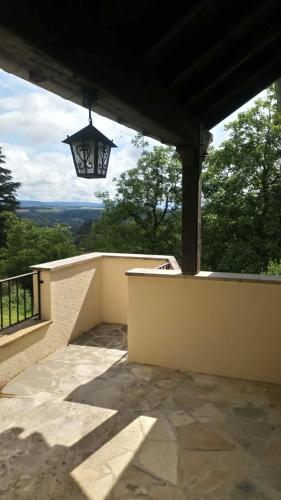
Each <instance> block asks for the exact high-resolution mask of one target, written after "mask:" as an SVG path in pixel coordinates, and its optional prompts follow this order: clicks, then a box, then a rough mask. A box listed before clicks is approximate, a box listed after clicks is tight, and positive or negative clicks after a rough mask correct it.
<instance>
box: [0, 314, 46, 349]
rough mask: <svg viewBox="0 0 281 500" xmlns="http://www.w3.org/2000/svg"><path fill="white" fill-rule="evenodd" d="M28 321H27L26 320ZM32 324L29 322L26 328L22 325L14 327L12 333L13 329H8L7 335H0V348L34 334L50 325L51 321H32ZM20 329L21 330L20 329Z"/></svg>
mask: <svg viewBox="0 0 281 500" xmlns="http://www.w3.org/2000/svg"><path fill="white" fill-rule="evenodd" d="M27 321H28V320H27ZM32 321H33V324H31V323H30V322H29V324H28V326H25V325H24V323H21V324H18V325H15V327H17V331H12V329H13V328H14V327H11V328H9V329H8V333H4V334H1V336H0V347H1V348H3V347H6V346H7V345H10V344H12V343H13V342H16V341H17V340H19V339H21V338H22V337H25V336H26V335H29V334H30V333H33V332H36V331H37V330H41V328H44V327H45V326H48V325H50V324H51V323H52V322H53V321H52V320H47V321H42V320H32ZM20 327H21V328H20Z"/></svg>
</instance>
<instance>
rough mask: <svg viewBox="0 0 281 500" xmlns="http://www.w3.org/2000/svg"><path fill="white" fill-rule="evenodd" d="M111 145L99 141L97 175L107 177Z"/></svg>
mask: <svg viewBox="0 0 281 500" xmlns="http://www.w3.org/2000/svg"><path fill="white" fill-rule="evenodd" d="M110 149H111V145H110V144H106V143H105V142H102V141H98V162H97V173H98V174H99V175H102V176H104V177H105V176H106V172H107V166H108V160H109V156H110Z"/></svg>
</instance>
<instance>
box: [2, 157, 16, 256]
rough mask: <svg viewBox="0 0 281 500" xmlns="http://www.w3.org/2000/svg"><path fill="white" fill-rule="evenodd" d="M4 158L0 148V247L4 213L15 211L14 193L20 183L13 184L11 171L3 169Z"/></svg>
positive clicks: (4, 231) (3, 238)
mask: <svg viewBox="0 0 281 500" xmlns="http://www.w3.org/2000/svg"><path fill="white" fill-rule="evenodd" d="M5 163H6V157H5V155H4V154H3V152H2V148H1V147H0V247H1V246H2V245H3V244H4V243H5V235H6V226H5V221H6V218H5V215H4V214H5V212H7V211H9V212H13V211H15V209H16V207H17V205H18V202H17V200H16V192H17V190H18V188H19V187H20V182H14V181H13V178H12V175H11V171H10V170H8V169H7V168H5V167H3V165H4V164H5Z"/></svg>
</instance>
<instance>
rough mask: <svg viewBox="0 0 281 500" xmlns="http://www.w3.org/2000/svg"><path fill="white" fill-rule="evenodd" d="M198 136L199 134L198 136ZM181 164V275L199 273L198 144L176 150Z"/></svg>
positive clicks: (199, 196)
mask: <svg viewBox="0 0 281 500" xmlns="http://www.w3.org/2000/svg"><path fill="white" fill-rule="evenodd" d="M198 135H199V134H198ZM177 150H178V152H179V155H180V158H181V162H182V265H181V268H182V273H183V274H189V275H194V274H196V273H198V272H199V271H200V250H201V161H200V144H199V137H198V146H194V145H190V146H188V145H184V146H178V148H177Z"/></svg>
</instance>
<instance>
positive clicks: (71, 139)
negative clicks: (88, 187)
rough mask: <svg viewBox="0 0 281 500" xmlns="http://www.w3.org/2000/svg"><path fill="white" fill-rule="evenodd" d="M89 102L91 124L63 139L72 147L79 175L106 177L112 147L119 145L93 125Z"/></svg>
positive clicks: (92, 177)
mask: <svg viewBox="0 0 281 500" xmlns="http://www.w3.org/2000/svg"><path fill="white" fill-rule="evenodd" d="M88 104H89V125H87V127H84V128H83V129H81V130H79V131H78V132H76V133H75V134H73V135H71V136H67V138H66V139H65V140H64V141H62V142H64V143H65V144H68V145H69V146H70V149H71V153H72V158H73V162H74V166H75V170H76V174H77V176H78V177H83V178H84V179H104V178H105V177H106V174H107V169H108V163H109V157H110V152H111V148H116V147H117V146H116V145H115V144H114V142H113V141H111V140H110V139H108V138H107V137H106V136H105V135H103V134H102V133H101V132H100V131H99V130H98V129H97V128H96V127H94V126H93V122H92V115H91V102H90V100H88Z"/></svg>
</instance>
